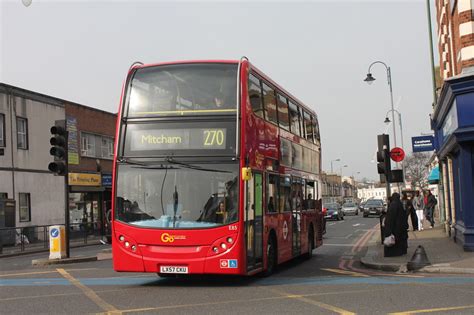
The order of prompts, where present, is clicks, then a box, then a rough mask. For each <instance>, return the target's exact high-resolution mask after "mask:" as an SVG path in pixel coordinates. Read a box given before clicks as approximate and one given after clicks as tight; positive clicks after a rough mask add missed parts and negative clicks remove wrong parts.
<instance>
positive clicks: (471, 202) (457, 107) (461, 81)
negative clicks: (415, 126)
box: [432, 75, 474, 251]
mask: <svg viewBox="0 0 474 315" xmlns="http://www.w3.org/2000/svg"><path fill="white" fill-rule="evenodd" d="M432 128H433V130H434V131H435V147H436V152H437V155H438V159H439V162H440V166H439V169H438V171H439V173H440V174H439V175H438V176H439V177H441V178H440V179H441V180H442V182H443V188H444V189H443V193H442V195H441V196H440V198H443V203H444V208H445V209H444V210H445V217H446V221H447V224H448V228H449V230H450V231H449V232H450V234H451V237H452V238H453V239H454V241H455V242H456V243H459V244H460V245H461V246H463V248H464V250H466V251H474V199H473V196H474V183H473V179H474V76H473V75H461V76H458V77H453V78H451V79H448V80H446V81H445V83H444V85H443V89H442V92H441V95H440V99H439V101H438V104H437V107H436V109H435V112H434V114H433V117H432ZM435 175H436V174H433V176H435Z"/></svg>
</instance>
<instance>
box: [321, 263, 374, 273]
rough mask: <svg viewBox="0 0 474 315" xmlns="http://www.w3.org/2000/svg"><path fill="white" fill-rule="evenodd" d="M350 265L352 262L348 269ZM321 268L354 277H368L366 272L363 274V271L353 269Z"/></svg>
mask: <svg viewBox="0 0 474 315" xmlns="http://www.w3.org/2000/svg"><path fill="white" fill-rule="evenodd" d="M351 262H352V261H351ZM351 267H352V264H351V265H350V266H349V269H350V268H351ZM321 270H325V271H329V272H334V273H339V274H343V275H350V276H354V277H368V275H366V274H363V273H360V272H355V271H348V270H341V269H331V268H321Z"/></svg>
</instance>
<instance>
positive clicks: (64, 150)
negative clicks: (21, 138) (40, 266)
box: [48, 120, 70, 258]
mask: <svg viewBox="0 0 474 315" xmlns="http://www.w3.org/2000/svg"><path fill="white" fill-rule="evenodd" d="M50 132H51V135H52V137H51V139H50V140H49V142H50V144H51V146H52V147H51V148H50V150H49V154H50V155H52V156H53V157H54V161H53V162H51V163H49V165H48V169H49V170H50V171H51V172H52V173H54V175H56V176H64V225H65V227H64V237H65V239H66V246H65V247H66V248H65V249H66V258H69V254H70V252H69V229H70V227H69V224H70V222H69V221H70V218H69V182H68V178H69V171H68V136H69V133H68V131H67V123H66V120H56V121H55V123H54V126H52V127H51V129H50Z"/></svg>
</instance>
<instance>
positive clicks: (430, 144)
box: [411, 136, 434, 153]
mask: <svg viewBox="0 0 474 315" xmlns="http://www.w3.org/2000/svg"><path fill="white" fill-rule="evenodd" d="M411 147H412V150H413V152H414V153H415V152H425V151H433V150H434V137H433V136H419V137H412V138H411Z"/></svg>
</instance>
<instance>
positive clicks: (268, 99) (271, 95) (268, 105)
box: [262, 83, 278, 124]
mask: <svg viewBox="0 0 474 315" xmlns="http://www.w3.org/2000/svg"><path fill="white" fill-rule="evenodd" d="M262 86H263V107H264V108H265V118H266V119H267V120H268V121H271V122H272V123H275V124H278V118H277V106H276V99H275V90H274V89H273V88H271V87H270V86H268V85H267V84H265V83H263V85H262Z"/></svg>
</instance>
